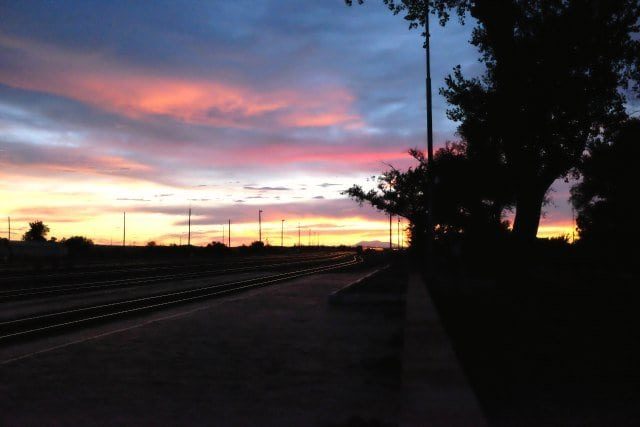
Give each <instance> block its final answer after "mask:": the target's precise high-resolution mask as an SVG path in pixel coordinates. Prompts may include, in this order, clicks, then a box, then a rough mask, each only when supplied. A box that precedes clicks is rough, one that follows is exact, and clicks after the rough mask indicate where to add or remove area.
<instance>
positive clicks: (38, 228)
mask: <svg viewBox="0 0 640 427" xmlns="http://www.w3.org/2000/svg"><path fill="white" fill-rule="evenodd" d="M49 231H51V230H49V227H48V226H47V225H45V224H44V223H43V222H42V221H34V222H30V223H29V230H27V232H25V233H24V235H23V236H22V240H24V241H28V242H46V241H47V234H49Z"/></svg>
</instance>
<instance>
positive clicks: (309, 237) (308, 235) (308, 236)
mask: <svg viewBox="0 0 640 427" xmlns="http://www.w3.org/2000/svg"><path fill="white" fill-rule="evenodd" d="M307 238H308V240H309V241H308V242H307V246H311V229H310V228H309V229H307Z"/></svg>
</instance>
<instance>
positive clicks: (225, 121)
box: [0, 36, 362, 128]
mask: <svg viewBox="0 0 640 427" xmlns="http://www.w3.org/2000/svg"><path fill="white" fill-rule="evenodd" d="M0 45H1V46H5V47H8V48H12V49H17V50H19V51H21V52H22V53H23V54H24V55H26V57H27V58H28V59H29V61H30V66H29V67H28V70H27V72H25V73H15V72H11V71H4V72H3V71H2V69H0V82H2V83H4V84H7V85H10V86H13V87H18V88H21V89H27V90H34V91H40V92H46V93H51V94H55V95H59V96H64V97H68V98H71V99H75V100H78V101H81V102H84V103H87V104H90V105H93V106H95V107H98V108H101V109H104V110H107V111H112V112H115V113H118V114H123V115H125V116H128V117H132V118H142V117H146V116H169V117H172V118H173V119H176V120H180V121H183V122H187V123H194V124H205V125H213V126H222V127H239V128H242V127H260V126H267V127H272V126H274V125H275V126H277V127H285V128H287V127H327V126H344V127H349V128H356V127H361V126H362V120H361V118H360V117H359V115H358V114H356V113H354V112H352V109H353V103H354V96H353V95H352V94H350V93H349V92H348V91H346V90H345V89H343V88H335V87H316V88H313V89H310V90H304V91H302V90H294V89H291V88H285V89H279V90H272V91H267V90H264V89H255V88H252V87H249V86H243V85H239V84H231V83H227V82H223V81H220V80H216V79H212V80H209V79H207V80H203V79H195V78H193V79H192V78H186V77H178V76H171V75H162V74H159V73H157V72H156V71H155V70H147V69H139V68H133V67H128V66H124V65H122V64H118V63H116V62H114V61H111V60H109V58H106V57H104V56H101V55H96V54H81V53H75V52H70V51H66V50H62V49H59V48H55V47H52V46H46V45H41V44H36V43H33V42H27V41H24V40H21V39H15V38H8V37H1V36H0Z"/></svg>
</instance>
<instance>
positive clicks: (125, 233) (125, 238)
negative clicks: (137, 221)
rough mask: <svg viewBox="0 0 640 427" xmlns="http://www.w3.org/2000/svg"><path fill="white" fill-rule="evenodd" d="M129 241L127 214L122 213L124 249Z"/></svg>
mask: <svg viewBox="0 0 640 427" xmlns="http://www.w3.org/2000/svg"><path fill="white" fill-rule="evenodd" d="M126 241H127V213H126V212H123V213H122V247H123V248H124V247H125V246H126Z"/></svg>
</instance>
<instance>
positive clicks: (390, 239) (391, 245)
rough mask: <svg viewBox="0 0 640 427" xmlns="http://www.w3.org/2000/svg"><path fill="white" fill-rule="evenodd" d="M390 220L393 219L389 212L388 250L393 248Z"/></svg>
mask: <svg viewBox="0 0 640 427" xmlns="http://www.w3.org/2000/svg"><path fill="white" fill-rule="evenodd" d="M392 220H393V215H391V214H389V249H390V250H393V234H392V230H393V224H392Z"/></svg>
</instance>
